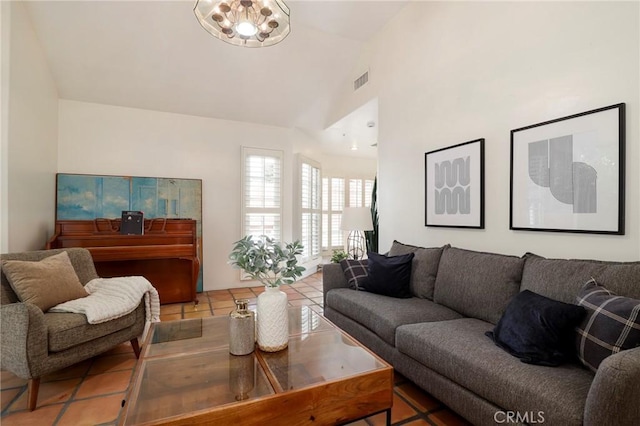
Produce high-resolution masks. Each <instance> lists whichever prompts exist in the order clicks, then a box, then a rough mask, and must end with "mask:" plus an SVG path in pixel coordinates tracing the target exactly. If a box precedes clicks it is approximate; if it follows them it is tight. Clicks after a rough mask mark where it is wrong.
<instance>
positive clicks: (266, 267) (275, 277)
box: [229, 235, 305, 287]
mask: <svg viewBox="0 0 640 426" xmlns="http://www.w3.org/2000/svg"><path fill="white" fill-rule="evenodd" d="M302 249H303V246H302V244H300V241H295V242H293V243H289V244H285V245H284V246H283V245H282V244H280V243H277V242H275V241H274V240H273V239H272V238H269V237H267V236H264V235H263V236H261V237H260V238H258V239H255V240H254V239H253V237H252V236H251V235H248V236H246V237H244V238H242V239H241V240H239V241H236V242H235V243H234V246H233V250H232V251H231V254H229V263H230V264H231V265H233V266H234V267H235V268H238V269H242V270H243V271H245V272H246V273H247V274H248V275H249V276H250V277H251V278H253V279H254V280H258V281H260V282H261V283H262V284H264V285H265V286H268V287H278V286H279V285H281V284H291V283H293V282H295V281H296V279H297V278H298V277H300V276H302V272H303V271H304V270H305V268H303V267H302V266H298V259H297V258H296V256H298V255H300V254H302Z"/></svg>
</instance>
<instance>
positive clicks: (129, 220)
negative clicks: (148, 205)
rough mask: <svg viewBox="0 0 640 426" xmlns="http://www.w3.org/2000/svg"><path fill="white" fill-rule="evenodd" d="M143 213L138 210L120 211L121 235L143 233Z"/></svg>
mask: <svg viewBox="0 0 640 426" xmlns="http://www.w3.org/2000/svg"><path fill="white" fill-rule="evenodd" d="M143 225H144V220H143V213H142V212H140V211H129V210H123V211H122V222H121V224H120V233H121V234H122V235H143V234H144V226H143Z"/></svg>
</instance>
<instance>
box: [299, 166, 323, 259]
mask: <svg viewBox="0 0 640 426" xmlns="http://www.w3.org/2000/svg"><path fill="white" fill-rule="evenodd" d="M321 185H322V181H321V179H320V166H319V164H317V163H316V162H314V161H311V160H308V159H305V158H303V157H300V204H301V205H300V212H301V218H300V219H301V221H300V223H301V242H302V245H303V246H304V249H303V252H302V257H303V260H309V259H312V258H314V257H317V256H319V255H320V243H321V242H320V238H321V233H320V231H321V217H322V210H321V202H320V200H321V195H322V194H321V190H322V187H321Z"/></svg>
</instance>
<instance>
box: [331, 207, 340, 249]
mask: <svg viewBox="0 0 640 426" xmlns="http://www.w3.org/2000/svg"><path fill="white" fill-rule="evenodd" d="M341 224H342V214H337V213H334V214H332V215H331V246H333V247H336V246H341V245H343V242H342V229H340V225H341Z"/></svg>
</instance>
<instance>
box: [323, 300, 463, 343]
mask: <svg viewBox="0 0 640 426" xmlns="http://www.w3.org/2000/svg"><path fill="white" fill-rule="evenodd" d="M327 306H328V307H330V308H331V309H333V310H335V311H337V312H340V313H341V314H342V315H345V316H346V317H348V318H350V319H352V320H354V321H355V322H357V323H359V324H362V325H363V326H365V327H366V328H368V329H369V330H371V331H373V332H374V333H376V334H377V335H378V336H380V338H381V339H382V340H384V341H385V342H387V343H388V344H390V345H392V346H395V340H396V337H395V336H396V328H397V327H398V326H399V325H402V324H412V323H416V322H424V321H444V320H449V319H454V318H461V317H462V316H461V315H460V314H458V313H457V312H455V311H452V310H451V309H449V308H447V307H445V306H441V305H437V304H435V303H433V302H432V301H430V300H426V299H419V298H417V297H412V298H410V299H397V298H394V297H387V296H382V295H379V294H374V293H367V292H363V291H355V290H351V289H349V288H340V289H333V290H330V291H329V292H328V293H327Z"/></svg>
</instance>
